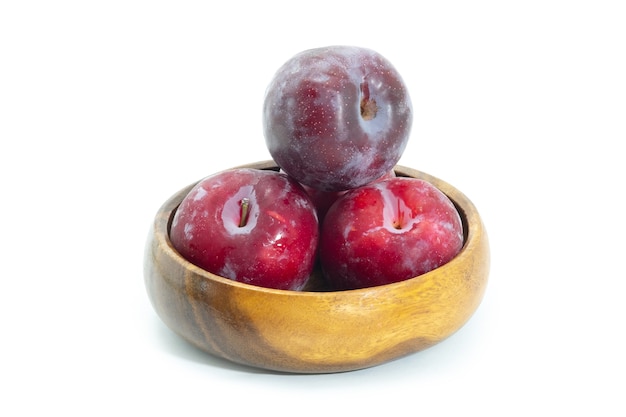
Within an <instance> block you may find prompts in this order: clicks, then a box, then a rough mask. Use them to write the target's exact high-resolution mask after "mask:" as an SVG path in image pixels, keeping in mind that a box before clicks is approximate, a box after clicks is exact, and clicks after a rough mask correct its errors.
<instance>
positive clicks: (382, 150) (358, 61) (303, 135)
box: [263, 45, 413, 191]
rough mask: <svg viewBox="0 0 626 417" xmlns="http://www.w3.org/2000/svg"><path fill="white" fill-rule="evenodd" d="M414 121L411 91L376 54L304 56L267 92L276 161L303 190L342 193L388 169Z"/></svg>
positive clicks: (349, 50) (349, 51)
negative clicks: (311, 189) (307, 188)
mask: <svg viewBox="0 0 626 417" xmlns="http://www.w3.org/2000/svg"><path fill="white" fill-rule="evenodd" d="M412 121H413V109H412V104H411V99H410V97H409V93H408V89H407V87H406V85H405V83H404V81H403V79H402V77H401V76H400V74H399V73H398V71H397V70H396V69H395V68H394V67H393V65H392V64H391V63H390V62H389V61H388V60H387V59H386V58H384V57H383V56H382V55H380V54H379V53H377V52H375V51H373V50H370V49H367V48H361V47H356V46H342V45H338V46H329V47H324V48H315V49H310V50H306V51H303V52H301V53H299V54H297V55H295V56H294V57H292V58H291V59H289V60H288V61H287V62H286V63H284V64H283V65H282V66H281V67H280V68H279V69H278V71H277V72H276V74H275V75H274V77H273V79H272V81H271V82H270V84H269V85H268V87H267V90H266V93H265V99H264V104H263V132H264V136H265V141H266V145H267V148H268V150H269V152H270V155H271V156H272V158H273V159H274V161H275V162H276V163H277V164H278V165H279V166H280V167H281V169H283V170H284V171H285V172H287V173H288V174H289V175H290V176H292V177H293V178H295V179H296V180H297V181H299V182H300V183H302V184H304V185H307V186H309V187H312V188H315V189H319V190H322V191H344V190H349V189H353V188H357V187H360V186H362V185H365V184H367V183H370V182H372V181H374V180H376V179H378V178H380V177H381V176H383V175H384V174H385V173H386V172H388V171H389V170H391V169H392V168H393V167H394V166H395V164H396V163H397V162H398V161H399V159H400V157H401V155H402V153H403V152H404V150H405V148H406V145H407V142H408V139H409V135H410V131H411V125H412Z"/></svg>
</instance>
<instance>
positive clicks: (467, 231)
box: [154, 160, 482, 299]
mask: <svg viewBox="0 0 626 417" xmlns="http://www.w3.org/2000/svg"><path fill="white" fill-rule="evenodd" d="M236 168H255V169H264V170H278V169H279V167H278V166H277V165H276V163H275V162H274V161H272V160H267V161H261V162H256V163H251V164H245V165H239V166H236V167H233V168H228V169H226V170H231V169H236ZM393 169H394V171H395V172H396V175H398V176H402V177H413V178H419V179H423V180H426V181H427V182H429V183H431V184H432V185H434V186H435V187H437V188H438V189H439V190H440V191H442V192H443V193H444V194H445V195H446V196H447V197H448V198H449V199H450V200H451V201H452V203H453V204H454V206H455V208H456V209H457V211H458V213H459V217H460V218H461V223H462V225H463V247H462V248H461V250H460V252H459V253H458V254H457V255H456V256H455V257H454V258H452V259H451V260H450V261H448V262H447V263H446V264H444V265H441V266H439V267H437V268H435V269H433V270H431V271H429V272H426V273H424V274H421V275H418V276H415V277H412V278H408V279H405V280H402V281H397V282H392V283H389V284H383V285H377V286H372V287H364V288H356V289H348V290H334V291H311V290H297V291H296V290H282V289H275V288H267V287H261V286H257V285H253V284H247V283H244V282H239V281H235V280H232V279H229V278H225V277H222V276H219V275H216V274H213V273H211V272H209V271H207V270H205V269H203V268H201V267H199V266H197V265H195V264H193V263H192V262H190V261H188V260H187V259H185V258H184V257H183V256H182V255H181V254H180V253H179V252H178V251H177V250H176V248H174V246H173V244H172V242H171V240H170V238H169V230H170V227H171V223H172V220H173V217H174V214H175V212H176V209H177V208H178V206H179V205H180V203H181V201H182V199H183V198H184V197H185V196H186V195H187V194H188V193H189V191H190V190H191V189H192V188H193V187H194V186H195V185H196V184H197V183H198V182H200V181H201V180H198V181H195V182H193V183H191V184H189V185H187V186H185V187H183V188H182V189H180V190H179V191H177V192H176V193H175V194H173V195H172V196H171V197H170V198H168V199H167V200H166V201H165V202H164V203H163V205H162V206H161V207H160V209H159V210H158V214H157V216H156V218H155V222H154V232H155V233H154V239H156V240H157V244H158V245H159V247H160V248H161V249H162V250H163V251H165V252H166V253H165V255H167V256H168V257H169V258H171V259H173V260H175V261H176V262H177V263H179V264H180V266H181V267H182V268H183V269H185V270H187V271H189V272H191V273H193V274H194V275H195V276H196V277H198V278H202V279H206V280H211V281H215V282H217V283H219V284H221V285H226V286H232V287H234V288H239V289H241V290H247V291H254V292H258V293H264V294H273V295H277V296H289V297H325V298H328V299H333V298H336V297H337V295H338V294H345V295H346V296H347V295H348V294H356V295H358V294H366V293H367V292H369V291H372V290H373V289H376V290H377V291H379V290H394V291H396V290H401V288H402V287H403V286H411V285H415V284H416V283H417V282H418V281H421V280H425V279H428V277H429V276H430V275H432V274H438V273H442V272H445V270H446V269H454V268H455V264H458V263H463V262H466V258H468V257H471V256H472V254H471V252H472V250H471V248H472V247H473V246H476V245H478V244H479V242H478V241H477V239H478V233H479V228H481V227H482V220H481V219H480V217H479V215H478V212H477V210H476V207H475V206H474V204H473V203H472V202H471V201H470V200H469V199H468V198H467V197H466V196H465V195H464V194H463V193H462V192H461V191H459V190H458V189H456V188H454V187H453V186H452V185H450V184H448V183H446V182H445V181H443V180H441V179H439V178H437V177H434V176H432V175H430V174H427V173H424V172H422V171H418V170H416V169H413V168H409V167H406V166H403V165H396V166H394V168H393Z"/></svg>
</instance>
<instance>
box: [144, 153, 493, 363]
mask: <svg viewBox="0 0 626 417" xmlns="http://www.w3.org/2000/svg"><path fill="white" fill-rule="evenodd" d="M246 166H247V167H252V168H259V169H277V168H276V166H275V164H274V163H273V162H272V161H265V162H259V163H256V164H250V165H246ZM396 174H397V175H399V176H410V177H416V178H422V179H425V180H427V181H429V182H431V183H432V184H433V185H435V186H436V187H438V188H439V189H440V190H442V191H443V192H444V193H445V194H446V195H448V197H450V199H451V200H452V201H453V202H454V203H455V205H456V207H457V209H458V210H459V213H460V214H461V218H462V220H463V224H464V228H465V244H464V247H463V249H462V251H461V253H460V254H459V255H458V256H457V257H456V258H454V259H453V260H452V261H450V262H449V263H447V264H446V265H443V266H441V267H439V268H437V269H435V270H433V271H431V272H428V273H426V274H424V275H421V276H419V277H415V278H412V279H409V280H406V281H403V282H398V283H394V284H389V285H384V286H379V287H373V288H365V289H359V290H350V291H328V292H319V291H303V292H295V291H283V290H273V289H267V288H261V287H256V286H251V285H247V284H242V283H238V282H234V281H232V280H229V279H225V278H222V277H219V276H216V275H213V274H211V273H208V272H206V271H204V270H202V269H200V268H198V267H196V266H194V265H192V264H191V263H189V262H187V261H185V260H184V259H183V258H182V257H181V256H180V255H179V254H178V253H177V252H176V250H175V249H174V248H173V247H172V245H171V243H170V241H169V238H168V230H169V224H170V222H171V219H172V217H173V213H174V212H175V210H176V207H177V206H178V205H179V203H180V202H181V200H182V199H183V197H184V196H185V195H186V194H187V192H188V191H189V190H190V189H191V187H192V186H193V185H194V184H191V185H189V186H188V187H186V188H184V189H182V190H180V191H179V192H178V193H176V194H175V195H173V196H172V197H171V198H170V199H169V200H168V201H166V202H165V203H164V204H163V206H162V207H161V208H160V210H159V211H158V212H157V214H156V216H155V219H154V226H153V228H152V230H151V232H150V236H149V239H148V243H147V246H146V253H145V261H144V272H145V285H146V290H147V293H148V296H149V298H150V300H151V302H152V305H153V307H154V309H155V311H156V312H157V314H158V315H159V317H160V318H161V319H162V320H163V321H164V322H165V324H166V325H167V326H168V327H169V328H171V329H172V330H173V331H174V332H176V333H177V334H179V335H180V336H181V337H182V338H184V339H185V340H187V341H188V342H190V343H191V344H193V345H195V346H197V347H198V348H200V349H202V350H204V351H206V352H208V353H210V354H213V355H217V356H219V357H222V358H225V359H228V360H230V361H233V362H237V363H241V364H246V365H250V366H253V367H259V368H264V369H268V370H276V371H283V372H294V373H296V372H297V373H329V372H343V371H351V370H356V369H361V368H366V367H370V366H374V365H378V364H381V363H384V362H387V361H390V360H394V359H397V358H400V357H402V356H405V355H408V354H413V353H415V352H418V351H420V350H423V349H425V348H428V347H430V346H432V345H434V344H436V343H439V342H441V341H442V340H444V339H446V338H447V337H449V336H450V335H451V334H453V333H454V332H456V331H457V330H458V329H460V328H461V327H462V326H463V325H464V324H465V323H466V322H467V320H468V319H469V318H470V317H471V315H472V314H473V313H474V311H475V310H476V309H477V308H478V306H479V304H480V302H481V300H482V298H483V295H484V292H485V287H486V285H487V280H488V273H489V246H488V240H487V235H486V232H485V229H484V226H483V223H482V221H481V219H480V217H479V214H478V212H477V210H476V208H475V207H474V205H473V204H472V203H471V202H470V201H469V199H467V197H465V196H464V195H463V194H462V193H461V192H460V191H458V190H456V189H455V188H454V187H452V186H451V185H449V184H447V183H445V182H443V181H441V180H439V179H437V178H435V177H432V176H430V175H428V174H425V173H422V172H419V171H417V170H414V169H411V168H407V167H402V166H397V167H396Z"/></svg>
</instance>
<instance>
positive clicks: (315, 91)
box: [170, 46, 463, 291]
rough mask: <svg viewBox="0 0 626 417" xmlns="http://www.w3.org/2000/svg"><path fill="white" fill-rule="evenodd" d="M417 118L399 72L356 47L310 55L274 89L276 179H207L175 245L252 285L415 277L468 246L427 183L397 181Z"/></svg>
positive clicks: (344, 284) (176, 226) (336, 285)
mask: <svg viewBox="0 0 626 417" xmlns="http://www.w3.org/2000/svg"><path fill="white" fill-rule="evenodd" d="M412 120H413V110H412V105H411V99H410V97H409V93H408V91H407V87H406V85H405V83H404V81H403V79H402V78H401V76H400V74H399V73H398V71H397V70H396V69H395V68H394V67H393V66H392V64H391V63H390V62H389V61H388V60H387V59H386V58H384V57H383V56H381V55H380V54H379V53H377V52H375V51H372V50H370V49H367V48H361V47H353V46H330V47H325V48H317V49H311V50H306V51H303V52H301V53H299V54H297V55H295V56H294V57H292V58H291V59H290V60H288V61H287V62H286V63H285V64H283V66H282V67H280V68H279V69H278V71H277V72H276V74H275V76H274V78H273V79H272V81H271V82H270V84H269V86H268V87H267V90H266V95H265V101H264V106H263V133H264V137H265V141H266V144H267V148H268V150H269V153H270V155H271V156H272V159H273V160H274V162H275V163H276V165H277V166H278V167H279V168H278V169H276V170H270V169H268V170H265V169H253V168H233V169H229V170H226V171H222V172H219V173H216V174H213V175H210V176H208V177H206V178H204V179H202V180H201V181H199V182H198V183H197V184H196V185H195V186H194V187H193V189H191V191H190V192H189V194H188V195H187V196H186V197H185V199H184V200H183V201H182V203H181V204H180V206H179V207H178V209H177V211H176V214H175V216H174V218H173V221H172V225H171V229H170V240H171V242H172V244H173V246H174V247H175V248H176V250H177V251H178V252H179V253H180V254H181V255H182V256H183V257H184V258H186V259H187V260H188V261H189V262H191V263H193V264H195V265H197V266H198V267H200V268H203V269H205V270H207V271H209V272H211V273H213V274H216V275H220V276H222V277H226V278H230V279H233V280H236V281H240V282H244V283H247V284H252V285H257V286H261V287H268V288H276V289H283V290H294V291H300V290H302V289H305V288H306V285H307V281H308V280H309V279H310V277H311V276H314V275H316V274H314V273H313V272H314V270H315V271H318V272H320V271H321V272H320V274H317V275H321V276H322V277H323V282H324V286H323V289H325V290H349V289H356V288H364V287H371V286H377V285H384V284H388V283H392V282H397V281H402V280H405V279H409V278H412V277H416V276H418V275H421V274H423V273H426V272H428V271H430V270H432V269H434V268H437V267H439V266H441V265H443V264H445V263H447V262H448V261H450V260H451V259H452V258H454V257H455V256H456V255H457V254H458V252H459V251H460V250H461V247H462V245H463V229H462V224H461V220H460V216H459V213H458V212H457V210H456V208H455V206H454V205H453V204H452V202H451V201H450V199H449V198H448V197H447V196H446V195H445V194H443V193H442V192H441V191H440V190H438V189H437V188H435V187H434V186H433V185H431V184H430V183H428V182H426V181H424V180H421V179H417V178H410V177H401V176H396V174H395V172H394V166H395V165H396V164H397V162H398V161H399V159H400V157H401V156H402V154H403V152H404V150H405V148H406V145H407V141H408V139H409V135H410V130H411V124H412Z"/></svg>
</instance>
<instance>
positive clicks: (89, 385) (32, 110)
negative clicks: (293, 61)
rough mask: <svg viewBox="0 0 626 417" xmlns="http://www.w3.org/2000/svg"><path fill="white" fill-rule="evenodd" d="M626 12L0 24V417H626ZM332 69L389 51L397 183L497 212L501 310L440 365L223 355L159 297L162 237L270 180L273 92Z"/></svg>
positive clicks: (105, 11) (19, 4) (506, 8)
mask: <svg viewBox="0 0 626 417" xmlns="http://www.w3.org/2000/svg"><path fill="white" fill-rule="evenodd" d="M226 3H228V5H227V6H226V5H224V4H226ZM409 4H411V5H412V6H411V7H410V8H409V6H408V5H409ZM622 6H623V2H620V1H612V2H611V1H602V0H596V1H555V0H542V1H532V0H531V1H517V2H511V1H509V2H501V1H483V0H480V1H438V2H399V1H393V0H386V1H379V2H373V1H366V0H362V1H358V2H354V1H344V2H341V1H324V0H320V1H316V2H294V1H290V2H287V1H285V2H279V1H271V0H265V1H258V2H252V1H249V2H245V1H240V2H213V3H211V2H201V1H196V2H194V1H176V2H173V1H172V2H167V1H133V0H128V1H106V2H104V1H102V2H96V1H92V2H84V1H83V2H81V1H56V2H52V1H50V2H44V1H41V2H35V1H6V2H3V3H2V4H1V5H0V139H1V142H0V143H1V144H0V185H1V195H2V204H1V205H0V210H1V211H0V218H1V219H2V226H1V228H0V231H1V233H0V245H1V246H0V256H1V259H0V262H1V264H0V265H1V268H0V271H1V279H2V281H1V289H0V330H1V332H2V342H1V343H0V382H1V384H2V388H1V396H2V400H0V414H1V415H6V416H17V415H53V414H54V415H56V414H57V413H58V415H81V416H84V415H154V414H155V413H159V414H160V413H163V414H172V415H179V416H190V415H208V414H214V413H217V409H219V410H221V411H220V412H222V413H226V414H228V415H243V413H244V412H263V413H266V412H268V413H269V412H271V413H274V414H275V415H301V414H304V415H333V416H334V415H348V413H349V415H407V414H414V415H429V416H433V415H466V414H467V413H471V415H477V414H489V415H525V416H526V415H546V416H552V415H569V414H568V413H570V412H574V411H576V412H580V413H581V415H598V416H617V415H624V414H625V413H626V404H625V403H624V401H625V400H624V399H623V394H624V388H625V387H626V384H625V382H624V374H625V372H626V361H625V359H624V351H625V349H626V344H625V342H624V337H623V336H624V328H625V325H624V320H625V318H626V308H625V307H624V280H625V279H626V272H625V268H624V257H625V253H626V243H625V238H626V226H625V219H624V206H623V204H624V198H623V195H624V185H623V180H624V178H625V177H624V174H625V170H624V168H623V162H624V161H623V160H624V155H625V153H624V150H623V146H621V145H622V142H624V139H626V117H625V116H626V81H625V80H626V25H625V23H624V22H626V13H625V12H624V8H623V7H622ZM330 44H352V45H360V46H366V47H369V48H372V49H375V50H377V51H378V52H380V53H381V54H383V55H384V56H386V57H387V58H388V59H389V60H390V61H391V62H393V63H394V65H395V66H396V68H397V69H398V70H399V71H400V72H401V74H402V75H403V76H404V78H405V81H406V83H407V84H408V86H409V89H410V92H411V95H412V99H413V103H414V109H415V121H414V128H413V131H412V136H411V139H410V142H409V146H408V148H407V150H406V153H405V154H404V156H403V158H402V160H401V161H400V163H401V164H402V165H406V166H410V167H413V168H416V169H419V170H422V171H425V172H428V173H430V174H432V175H435V176H437V177H439V178H441V179H443V180H445V181H447V182H449V183H451V184H452V185H454V186H455V187H457V188H459V189H460V190H462V191H463V192H464V193H465V194H466V195H467V196H468V197H469V198H470V199H471V200H472V201H473V202H474V204H475V205H476V206H477V208H478V209H479V211H480V213H481V215H482V217H483V220H484V222H485V224H486V227H487V230H488V232H489V237H490V242H491V253H492V265H491V274H490V282H489V286H488V290H487V293H486V295H485V298H484V301H483V303H482V304H481V306H480V308H479V309H478V311H477V312H476V314H475V315H474V316H473V317H472V319H471V320H470V322H469V323H468V324H467V325H466V326H465V327H463V328H462V329H461V330H460V331H459V332H458V333H456V334H455V335H453V336H452V337H451V338H449V339H447V340H446V341H444V342H443V343H441V344H439V345H437V346H435V347H433V348H431V349H429V350H426V351H424V352H421V353H417V354H414V355H411V356H409V357H407V358H404V359H401V360H397V361H393V362H391V363H388V364H385V365H382V366H378V367H375V368H371V369H367V370H363V371H356V372H349V373H343V374H334V375H283V374H276V373H271V372H265V371H259V370H254V369H249V368H246V367H242V366H237V365H233V364H231V363H228V362H225V361H223V360H220V359H217V358H214V357H210V356H207V355H205V354H203V353H201V352H199V351H198V350H196V349H194V348H191V347H190V346H189V345H187V344H186V343H185V342H183V341H181V340H180V339H179V338H178V337H177V336H175V335H174V334H173V333H172V332H171V331H170V330H169V329H168V328H166V327H165V326H164V325H163V324H162V322H161V321H160V320H159V318H158V317H157V316H156V314H155V312H154V310H153V309H152V306H151V305H150V303H149V300H148V298H147V295H146V293H145V289H144V286H143V285H144V284H143V271H142V268H143V266H142V262H143V250H144V242H145V239H146V236H147V232H148V229H149V227H150V225H151V222H152V218H153V215H154V214H155V212H156V210H157V209H158V208H159V206H160V205H161V203H163V202H164V201H165V200H166V199H167V198H168V197H169V196H170V195H172V194H173V193H174V192H176V191H178V190H179V189H180V188H182V187H183V186H185V185H187V184H189V183H191V182H194V181H196V180H198V179H200V178H202V177H204V176H206V175H208V174H210V173H213V172H215V171H218V170H221V169H224V168H228V167H232V166H235V165H240V164H245V163H249V162H255V161H260V160H265V159H269V155H268V152H267V151H266V148H265V143H264V139H263V136H262V132H261V107H262V101H263V96H264V91H265V87H266V85H267V84H268V83H269V81H270V79H271V77H272V75H273V73H274V71H275V70H276V69H277V68H278V67H279V66H280V65H281V64H282V63H283V62H284V61H286V60H287V59H288V58H290V57H291V56H292V55H294V54H295V53H297V52H300V51H301V50H304V49H308V48H312V47H318V46H325V45H330Z"/></svg>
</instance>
